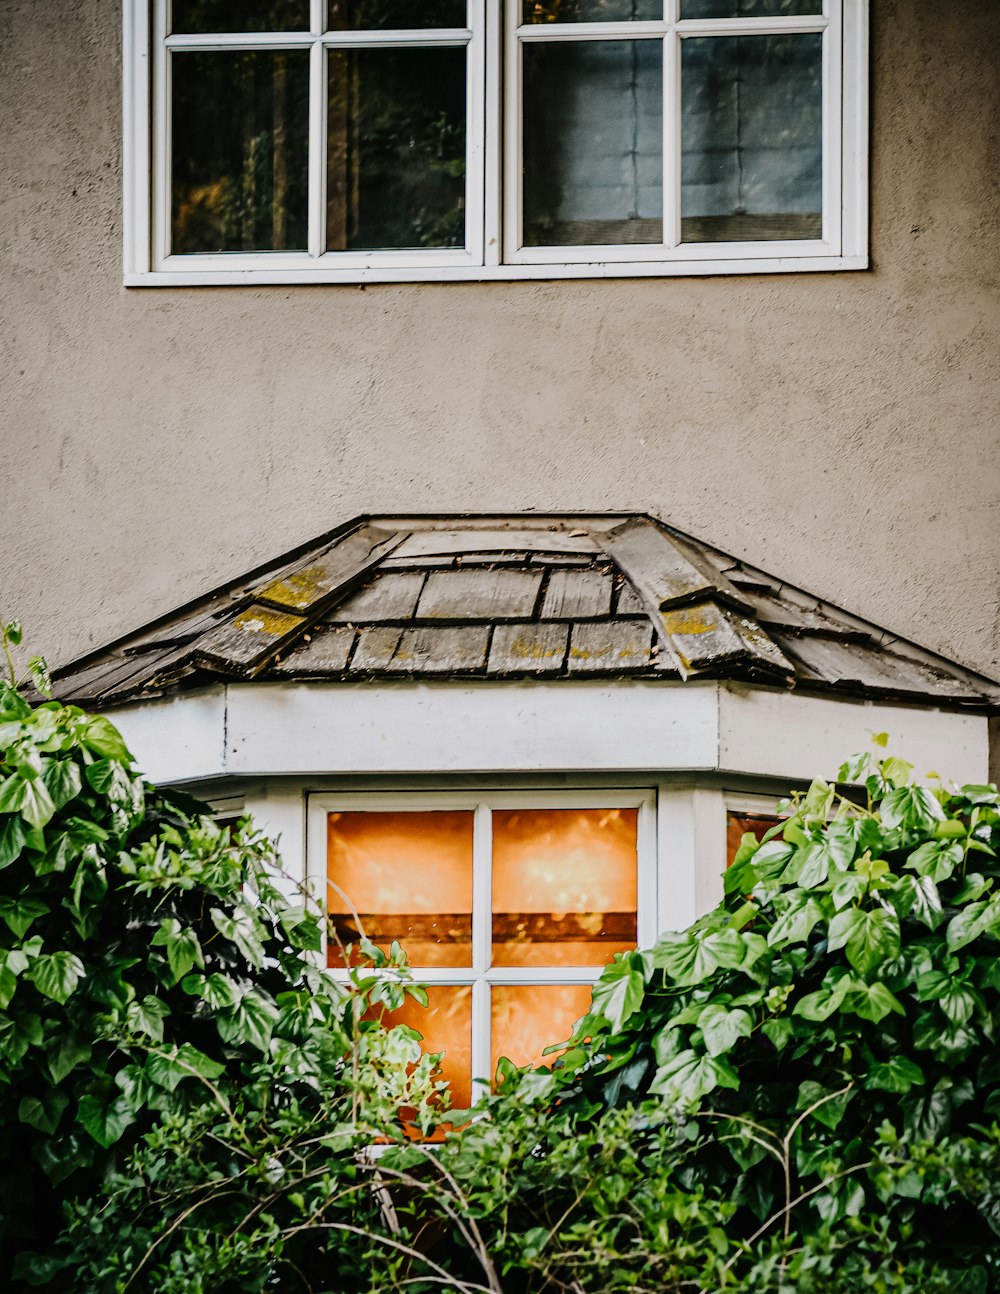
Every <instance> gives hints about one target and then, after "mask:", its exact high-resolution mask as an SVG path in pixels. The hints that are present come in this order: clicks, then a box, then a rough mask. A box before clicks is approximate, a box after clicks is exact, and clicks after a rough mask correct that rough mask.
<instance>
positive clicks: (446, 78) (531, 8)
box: [125, 0, 867, 283]
mask: <svg viewBox="0 0 1000 1294" xmlns="http://www.w3.org/2000/svg"><path fill="white" fill-rule="evenodd" d="M866 5H867V0H505V2H504V3H501V0H242V2H240V3H237V0H152V2H151V3H147V0H127V3H126V103H125V124H126V204H125V205H126V234H127V238H126V243H127V245H126V281H127V282H129V283H142V282H157V283H162V282H181V283H184V282H187V283H193V282H205V283H213V282H215V283H235V282H254V281H258V282H296V281H302V282H315V281H334V282H335V281H359V280H365V279H374V280H379V279H383V280H393V279H395V280H405V279H435V278H439V279H447V278H480V279H488V278H518V277H554V276H568V275H588V274H601V275H607V274H673V273H685V272H692V273H711V272H729V271H732V270H734V269H736V270H744V271H757V270H788V269H809V268H815V269H831V268H857V267H859V266H861V265H863V264H864V263H865V206H866V195H865V174H866V159H865V152H866V149H865V129H866V113H865V98H866V95H865V83H864V81H865V37H866Z"/></svg>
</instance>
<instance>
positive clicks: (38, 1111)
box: [17, 1089, 69, 1136]
mask: <svg viewBox="0 0 1000 1294" xmlns="http://www.w3.org/2000/svg"><path fill="white" fill-rule="evenodd" d="M67 1105H69V1097H68V1096H66V1094H65V1093H64V1092H54V1091H52V1090H51V1089H43V1090H42V1092H41V1095H40V1096H26V1097H24V1099H23V1100H22V1101H21V1103H20V1105H19V1106H18V1107H17V1117H18V1118H19V1119H20V1121H21V1122H22V1123H27V1124H28V1125H29V1126H30V1127H32V1128H37V1129H38V1131H39V1132H47V1133H48V1134H49V1135H50V1136H51V1135H52V1133H53V1132H55V1130H56V1128H57V1127H58V1126H59V1120H60V1118H61V1117H62V1112H63V1110H65V1109H66V1106H67Z"/></svg>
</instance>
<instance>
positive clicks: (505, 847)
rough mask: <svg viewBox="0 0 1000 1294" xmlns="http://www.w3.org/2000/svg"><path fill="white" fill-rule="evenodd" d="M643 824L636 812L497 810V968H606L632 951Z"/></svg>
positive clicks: (494, 856) (494, 897)
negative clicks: (639, 825)
mask: <svg viewBox="0 0 1000 1294" xmlns="http://www.w3.org/2000/svg"><path fill="white" fill-rule="evenodd" d="M637 822H638V810H637V809H513V810H500V809H495V810H494V811H493V965H494V966H603V965H604V964H605V963H607V962H609V961H610V960H611V957H612V954H613V953H616V952H623V951H624V950H625V949H628V948H634V947H635V942H636V883H637V860H636V825H637ZM556 1041H558V1039H557V1040H556Z"/></svg>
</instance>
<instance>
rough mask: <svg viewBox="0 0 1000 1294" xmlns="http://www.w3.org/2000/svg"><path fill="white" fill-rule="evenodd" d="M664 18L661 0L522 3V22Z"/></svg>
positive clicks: (533, 0)
mask: <svg viewBox="0 0 1000 1294" xmlns="http://www.w3.org/2000/svg"><path fill="white" fill-rule="evenodd" d="M662 17H663V0H522V8H521V21H522V22H524V23H531V24H534V23H549V22H636V21H640V22H655V21H656V19H658V18H662Z"/></svg>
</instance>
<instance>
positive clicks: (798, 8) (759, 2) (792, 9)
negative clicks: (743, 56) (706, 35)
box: [681, 0, 823, 18]
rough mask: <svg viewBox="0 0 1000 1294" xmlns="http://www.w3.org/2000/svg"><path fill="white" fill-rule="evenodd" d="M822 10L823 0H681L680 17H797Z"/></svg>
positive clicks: (819, 12) (818, 12)
mask: <svg viewBox="0 0 1000 1294" xmlns="http://www.w3.org/2000/svg"><path fill="white" fill-rule="evenodd" d="M822 12H823V0H681V17H682V18H799V17H804V16H810V15H813V14H821V13H822Z"/></svg>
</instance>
